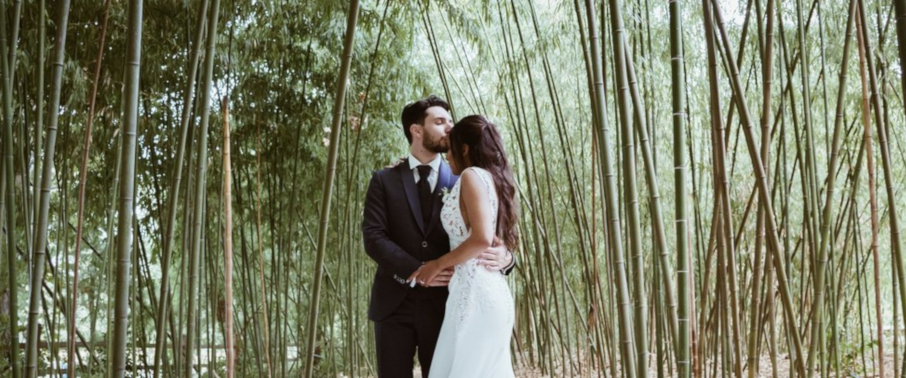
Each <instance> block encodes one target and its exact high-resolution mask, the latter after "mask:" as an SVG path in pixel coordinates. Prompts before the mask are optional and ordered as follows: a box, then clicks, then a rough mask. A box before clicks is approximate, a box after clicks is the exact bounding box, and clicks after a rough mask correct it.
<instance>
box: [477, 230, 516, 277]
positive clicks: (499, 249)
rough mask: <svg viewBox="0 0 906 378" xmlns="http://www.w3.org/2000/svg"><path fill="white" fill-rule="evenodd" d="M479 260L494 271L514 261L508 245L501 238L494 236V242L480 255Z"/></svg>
mask: <svg viewBox="0 0 906 378" xmlns="http://www.w3.org/2000/svg"><path fill="white" fill-rule="evenodd" d="M478 260H479V261H478V262H479V264H481V265H484V267H485V268H487V269H488V270H490V271H492V272H497V271H500V270H501V269H503V268H504V267H507V266H509V265H510V264H511V263H512V262H513V255H512V254H511V253H510V252H509V251H507V249H506V245H504V244H503V242H501V241H500V238H498V237H496V236H495V237H494V243H493V244H491V247H490V248H488V249H486V250H484V251H483V252H481V254H480V255H478Z"/></svg>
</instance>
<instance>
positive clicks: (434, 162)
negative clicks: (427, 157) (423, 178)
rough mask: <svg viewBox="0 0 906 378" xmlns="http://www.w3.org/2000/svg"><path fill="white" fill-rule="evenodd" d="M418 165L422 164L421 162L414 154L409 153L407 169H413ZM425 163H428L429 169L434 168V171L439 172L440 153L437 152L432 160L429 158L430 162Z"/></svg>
mask: <svg viewBox="0 0 906 378" xmlns="http://www.w3.org/2000/svg"><path fill="white" fill-rule="evenodd" d="M419 165H422V163H421V162H420V161H418V159H416V158H415V156H413V155H412V154H409V169H413V170H414V169H415V168H417V167H418V166H419ZM427 165H430V166H431V169H432V170H434V172H440V154H437V157H436V158H434V160H431V162H429V163H428V164H427Z"/></svg>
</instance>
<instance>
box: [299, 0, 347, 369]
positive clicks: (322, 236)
mask: <svg viewBox="0 0 906 378" xmlns="http://www.w3.org/2000/svg"><path fill="white" fill-rule="evenodd" d="M348 12H349V13H348V15H347V18H346V36H345V37H344V41H343V42H344V43H343V55H342V61H341V64H340V74H339V76H338V77H337V88H336V92H335V93H334V106H333V114H332V121H331V129H330V151H329V153H328V158H327V174H326V176H327V177H326V180H325V181H324V190H323V192H322V194H323V198H322V200H321V214H320V215H321V220H320V223H321V225H320V227H319V230H318V249H317V255H316V257H315V276H314V278H313V283H312V289H311V290H312V291H311V305H310V307H309V312H308V329H307V330H308V336H307V339H306V348H305V356H304V357H303V358H305V370H304V373H303V374H304V375H303V376H304V377H309V378H310V377H312V374H313V372H314V357H315V339H316V336H317V333H318V329H317V320H318V306H319V304H320V294H321V278H322V277H323V275H324V253H325V250H326V249H327V227H328V225H329V221H330V200H331V197H332V194H333V182H334V179H335V176H336V167H337V151H338V149H339V144H340V143H339V141H340V126H341V122H342V121H343V120H342V111H343V105H344V102H345V99H346V85H347V81H348V79H349V67H350V65H351V63H352V48H353V41H354V40H355V29H356V23H357V22H358V16H359V1H358V0H352V1H351V2H350V4H349V10H348Z"/></svg>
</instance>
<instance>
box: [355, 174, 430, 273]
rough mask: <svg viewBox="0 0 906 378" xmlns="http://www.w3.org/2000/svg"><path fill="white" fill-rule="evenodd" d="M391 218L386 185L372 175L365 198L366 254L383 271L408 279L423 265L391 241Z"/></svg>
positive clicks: (363, 226)
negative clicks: (388, 212) (389, 217)
mask: <svg viewBox="0 0 906 378" xmlns="http://www.w3.org/2000/svg"><path fill="white" fill-rule="evenodd" d="M387 218H388V214H387V201H386V197H385V195H384V184H383V182H382V180H381V177H380V175H379V174H378V173H375V174H373V175H372V176H371V182H370V183H369V184H368V192H367V194H366V196H365V214H364V219H363V220H362V239H363V240H364V242H365V253H367V254H368V256H371V258H372V259H373V260H374V261H375V262H377V264H378V267H380V269H381V270H383V271H385V272H387V273H389V274H395V275H397V276H399V277H402V278H404V279H405V278H408V277H409V276H410V275H411V274H412V273H413V272H415V270H416V269H418V268H419V267H420V266H421V265H422V263H421V262H420V261H418V260H417V259H415V258H414V257H412V255H410V254H409V253H408V252H406V251H405V250H404V249H402V248H401V247H400V246H399V245H397V244H396V242H394V241H393V240H391V239H390V235H389V233H388V230H387V228H388V222H387Z"/></svg>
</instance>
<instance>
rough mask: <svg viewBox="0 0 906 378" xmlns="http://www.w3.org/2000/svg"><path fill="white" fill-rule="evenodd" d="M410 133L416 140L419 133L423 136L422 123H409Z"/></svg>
mask: <svg viewBox="0 0 906 378" xmlns="http://www.w3.org/2000/svg"><path fill="white" fill-rule="evenodd" d="M409 133H410V134H412V137H413V138H412V139H413V140H415V135H416V134H417V135H418V136H419V137H421V136H422V127H421V125H419V124H417V123H413V124H411V125H409Z"/></svg>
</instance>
